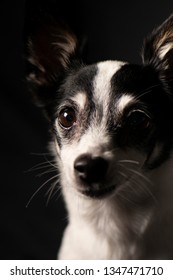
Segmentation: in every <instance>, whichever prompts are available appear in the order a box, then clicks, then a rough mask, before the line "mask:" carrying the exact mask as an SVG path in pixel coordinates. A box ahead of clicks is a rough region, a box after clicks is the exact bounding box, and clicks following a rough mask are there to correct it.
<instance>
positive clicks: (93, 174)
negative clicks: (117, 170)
mask: <svg viewBox="0 0 173 280" xmlns="http://www.w3.org/2000/svg"><path fill="white" fill-rule="evenodd" d="M108 165H109V163H108V161H107V160H106V159H104V158H102V157H92V156H91V155H89V154H84V155H81V156H79V157H78V158H77V159H76V160H75V163H74V169H75V172H76V175H77V176H78V177H79V178H80V179H81V180H83V181H85V182H86V183H88V184H92V183H99V182H101V181H103V180H104V178H105V176H106V173H107V170H108Z"/></svg>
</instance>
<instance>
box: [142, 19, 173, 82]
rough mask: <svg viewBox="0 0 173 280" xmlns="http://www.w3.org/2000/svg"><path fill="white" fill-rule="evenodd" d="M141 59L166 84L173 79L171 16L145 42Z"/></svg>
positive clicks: (172, 26)
mask: <svg viewBox="0 0 173 280" xmlns="http://www.w3.org/2000/svg"><path fill="white" fill-rule="evenodd" d="M142 58H143V63H144V64H145V65H147V64H150V65H153V66H154V67H155V69H156V70H158V71H159V72H160V73H161V75H162V77H164V78H166V79H167V81H168V82H169V81H171V80H172V79H173V14H172V15H171V16H170V17H169V18H168V19H167V20H166V21H165V22H164V23H163V24H162V25H160V26H159V27H158V28H157V29H155V30H154V31H153V32H152V34H151V35H150V36H149V37H148V38H147V39H146V40H145V42H144V47H143V51H142Z"/></svg>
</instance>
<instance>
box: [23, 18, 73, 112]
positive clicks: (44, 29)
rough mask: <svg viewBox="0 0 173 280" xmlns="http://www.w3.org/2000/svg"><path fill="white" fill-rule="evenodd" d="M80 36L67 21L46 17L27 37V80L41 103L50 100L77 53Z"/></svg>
mask: <svg viewBox="0 0 173 280" xmlns="http://www.w3.org/2000/svg"><path fill="white" fill-rule="evenodd" d="M76 47H77V39H76V36H75V35H74V34H73V33H72V32H71V30H70V29H69V27H67V26H66V25H65V24H62V23H61V24H60V23H58V22H56V21H55V20H54V19H52V18H46V19H45V18H44V20H43V19H42V20H39V22H37V24H35V26H34V28H33V30H32V32H31V34H30V35H29V36H28V40H27V62H28V63H27V67H26V68H27V81H28V82H29V87H30V88H32V91H33V92H34V97H35V100H36V101H37V104H38V105H40V106H45V105H46V104H48V103H49V102H50V101H51V99H53V98H52V96H51V95H53V94H55V91H56V90H57V85H58V82H59V81H60V79H61V78H62V76H63V74H64V73H65V71H66V70H67V69H68V67H69V66H70V62H71V61H72V59H73V57H74V56H75V52H76Z"/></svg>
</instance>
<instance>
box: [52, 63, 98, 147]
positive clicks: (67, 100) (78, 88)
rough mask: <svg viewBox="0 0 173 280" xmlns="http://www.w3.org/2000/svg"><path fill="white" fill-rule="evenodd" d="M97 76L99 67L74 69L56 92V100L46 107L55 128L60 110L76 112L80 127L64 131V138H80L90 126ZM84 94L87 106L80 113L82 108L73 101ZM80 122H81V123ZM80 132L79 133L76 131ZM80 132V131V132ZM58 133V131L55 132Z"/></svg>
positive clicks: (59, 140)
mask: <svg viewBox="0 0 173 280" xmlns="http://www.w3.org/2000/svg"><path fill="white" fill-rule="evenodd" d="M96 74H97V66H96V65H91V66H83V67H82V66H81V65H80V67H78V68H73V69H71V70H70V71H69V72H68V75H67V76H66V78H65V79H64V80H63V81H62V83H61V86H60V88H59V89H58V90H57V91H56V95H55V98H54V99H53V100H52V102H51V104H49V106H47V107H46V110H47V114H48V115H49V119H50V120H51V122H52V125H53V126H54V127H55V121H56V120H57V118H58V113H59V110H60V109H59V108H61V107H62V106H64V107H66V106H67V107H71V108H73V109H74V110H75V112H76V115H77V119H78V125H77V126H75V125H74V126H73V127H72V128H70V129H69V130H65V129H64V131H63V129H62V137H63V138H66V139H69V140H70V139H71V138H72V137H73V139H74V137H75V136H76V135H78V136H77V137H79V136H80V135H81V134H82V132H83V131H84V130H85V129H86V128H87V126H88V125H89V116H90V114H91V111H93V110H94V104H93V101H92V95H93V81H94V78H95V76H96ZM80 92H84V94H86V96H87V104H86V108H85V110H84V111H83V112H80V108H78V105H77V104H74V101H73V100H71V99H72V98H73V97H74V96H75V95H76V94H78V93H80ZM79 120H80V121H79ZM76 130H78V131H76ZM79 130H80V131H79ZM55 131H56V130H55ZM61 140H62V141H63V139H61V137H58V142H59V144H60V145H61V143H60V142H61Z"/></svg>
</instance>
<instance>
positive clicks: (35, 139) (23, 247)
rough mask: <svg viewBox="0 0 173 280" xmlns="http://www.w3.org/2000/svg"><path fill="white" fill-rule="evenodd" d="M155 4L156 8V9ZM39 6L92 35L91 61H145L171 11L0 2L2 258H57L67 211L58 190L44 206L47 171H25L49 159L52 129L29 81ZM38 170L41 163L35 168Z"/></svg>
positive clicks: (147, 2)
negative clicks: (153, 34) (152, 35)
mask: <svg viewBox="0 0 173 280" xmlns="http://www.w3.org/2000/svg"><path fill="white" fill-rule="evenodd" d="M156 3H157V6H156ZM40 11H42V12H44V11H47V12H49V13H53V14H54V15H57V16H58V17H61V19H65V20H66V21H67V22H68V23H69V24H70V25H71V26H72V27H73V29H74V30H75V31H76V32H77V34H78V35H79V36H81V35H84V38H87V42H88V44H87V58H88V60H89V61H90V62H94V61H98V60H104V59H120V60H129V61H131V62H135V63H136V62H137V63H138V62H140V49H141V46H142V41H143V37H144V36H146V35H147V34H148V33H149V32H150V31H151V30H152V29H153V28H154V27H155V26H157V25H158V24H159V23H161V22H162V21H163V20H164V19H165V18H166V17H167V16H169V15H170V13H171V12H172V11H173V3H172V1H171V0H169V1H168V0H167V1H164V0H163V1H152V0H143V1H138V0H132V1H125V0H121V1H115V0H114V1H113V0H112V1H111V0H107V1H105V0H103V1H99V0H96V1H90V0H82V1H75V0H71V1H64V0H63V1H62V2H61V1H60V0H47V1H43V0H42V1H36V0H28V1H24V0H18V1H13V0H1V1H0V79H1V80H0V81H1V82H0V114H1V118H0V123H1V127H0V133H1V137H0V140H1V143H0V159H1V168H0V176H1V178H0V258H1V259H54V258H56V252H57V250H58V247H59V244H60V241H61V237H62V231H63V229H64V226H65V224H66V213H65V211H64V206H63V202H62V198H61V196H60V194H59V193H57V194H56V195H55V196H54V197H53V198H52V199H51V200H50V201H49V203H48V204H47V196H46V192H47V190H48V187H49V185H50V184H46V185H44V186H43V187H42V190H40V191H39V192H38V193H36V194H35V197H34V198H33V199H32V201H31V202H30V204H29V205H28V207H26V205H27V203H28V201H29V200H30V198H31V197H32V195H33V193H34V192H36V191H37V190H38V188H39V187H40V186H41V185H42V184H43V183H44V182H45V181H46V180H48V179H49V178H50V176H51V175H46V174H45V175H42V176H41V177H38V176H36V175H38V174H39V173H40V172H44V171H46V169H37V170H35V171H33V170H32V171H28V170H29V169H31V168H32V167H33V166H34V165H36V164H39V163H42V162H47V161H48V160H50V158H49V155H47V148H46V147H47V142H48V140H49V134H48V132H47V123H46V122H45V120H44V118H43V116H42V113H41V111H40V110H39V109H38V108H36V107H35V106H34V105H33V104H32V102H31V100H30V97H29V95H28V93H27V90H26V85H25V83H24V73H25V65H24V60H23V38H25V35H26V32H27V31H28V29H29V27H30V24H31V18H32V17H33V15H38V14H39V13H40ZM37 167H38V166H37Z"/></svg>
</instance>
